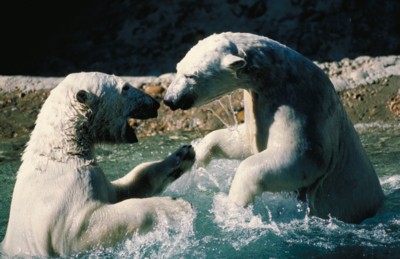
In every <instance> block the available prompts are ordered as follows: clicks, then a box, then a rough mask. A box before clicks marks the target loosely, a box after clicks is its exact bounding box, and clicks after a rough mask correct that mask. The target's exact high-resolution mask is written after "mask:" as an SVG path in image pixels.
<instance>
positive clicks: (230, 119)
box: [206, 94, 239, 130]
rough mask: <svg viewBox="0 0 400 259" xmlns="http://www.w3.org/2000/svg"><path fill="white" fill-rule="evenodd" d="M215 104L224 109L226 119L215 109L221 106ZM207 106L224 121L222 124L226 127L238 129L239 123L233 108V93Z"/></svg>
mask: <svg viewBox="0 0 400 259" xmlns="http://www.w3.org/2000/svg"><path fill="white" fill-rule="evenodd" d="M225 102H226V103H225ZM217 104H218V105H217ZM215 106H219V107H220V108H221V109H222V110H223V111H224V114H225V116H224V118H225V119H224V118H223V117H222V116H220V115H218V112H216V111H215V110H216V109H218V108H219V107H216V108H215ZM206 107H208V110H209V111H211V112H212V113H213V114H214V116H215V117H217V118H218V119H219V120H220V121H221V122H222V124H224V126H225V128H227V129H233V130H236V129H237V127H238V125H239V124H238V121H237V119H236V115H235V111H234V109H233V104H232V94H228V95H226V96H223V97H221V98H220V99H218V100H216V101H214V102H212V103H210V104H208V105H207V106H206Z"/></svg>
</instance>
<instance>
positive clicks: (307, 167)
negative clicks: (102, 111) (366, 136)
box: [164, 32, 384, 223]
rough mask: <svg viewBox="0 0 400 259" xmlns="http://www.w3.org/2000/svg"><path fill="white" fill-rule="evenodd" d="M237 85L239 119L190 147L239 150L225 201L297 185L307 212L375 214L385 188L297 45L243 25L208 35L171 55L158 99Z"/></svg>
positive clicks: (323, 79) (194, 100) (180, 104)
mask: <svg viewBox="0 0 400 259" xmlns="http://www.w3.org/2000/svg"><path fill="white" fill-rule="evenodd" d="M238 88H242V89H244V106H245V123H244V124H242V125H240V126H238V127H237V129H235V130H233V129H221V130H216V131H214V132H211V133H210V134H208V135H207V136H205V137H204V139H202V141H201V142H199V143H198V144H196V145H195V147H194V148H195V152H196V160H197V162H198V163H199V164H204V165H207V163H208V162H209V161H210V159H211V158H213V157H225V158H236V159H243V158H245V159H244V160H243V161H242V162H241V164H240V165H239V167H238V169H237V171H236V173H235V176H234V179H233V182H232V185H231V188H230V191H229V198H230V200H231V201H233V202H234V203H236V204H237V205H241V206H244V205H247V204H249V203H251V202H252V201H253V200H254V198H255V196H257V195H260V194H261V193H262V192H266V191H268V192H281V191H294V190H296V191H299V192H300V193H301V194H302V196H303V197H304V198H306V199H307V201H308V204H309V208H310V212H311V214H312V215H317V216H319V217H322V218H328V217H329V216H332V217H335V218H337V219H340V220H342V221H345V222H351V223H356V222H360V221H362V220H363V219H365V218H367V217H370V216H372V215H374V214H375V212H376V211H377V210H378V208H379V207H380V205H381V204H382V202H383V199H384V196H383V192H382V189H381V186H380V183H379V179H378V177H377V175H376V173H375V171H374V168H373V167H372V165H371V163H370V161H369V159H368V157H367V155H366V153H365V151H364V149H363V147H362V145H361V143H360V139H359V137H358V135H357V133H356V131H355V129H354V127H353V125H352V123H351V121H350V120H349V118H348V116H347V114H346V112H345V110H344V108H343V106H342V105H341V103H340V100H339V98H338V96H337V93H336V92H335V89H334V87H333V85H332V83H331V82H330V80H329V78H328V77H327V76H326V75H325V73H324V72H323V71H322V70H321V69H320V68H318V67H317V66H316V65H315V64H313V62H311V61H310V60H309V59H307V58H305V57H303V56H302V55H300V54H299V53H297V52H296V51H294V50H292V49H290V48H288V47H286V46H284V45H282V44H280V43H278V42H276V41H273V40H271V39H268V38H266V37H262V36H257V35H253V34H248V33H230V32H227V33H221V34H214V35H211V36H209V37H208V38H206V39H204V40H201V41H200V42H199V43H198V44H197V45H195V46H194V47H193V48H192V49H191V50H190V51H189V52H188V53H187V54H186V56H185V57H184V58H183V59H182V60H181V61H180V62H179V63H178V65H177V75H176V78H175V79H174V81H173V82H172V83H171V85H170V86H169V88H168V90H167V92H166V95H165V97H164V103H165V104H166V105H168V106H169V107H170V108H171V109H172V110H175V109H178V108H180V109H184V110H185V109H189V108H191V107H195V106H201V105H202V104H205V103H208V102H210V101H212V100H215V99H216V98H219V97H221V96H222V95H224V94H226V93H228V92H230V91H232V90H235V89H238Z"/></svg>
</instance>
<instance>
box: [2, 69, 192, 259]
mask: <svg viewBox="0 0 400 259" xmlns="http://www.w3.org/2000/svg"><path fill="white" fill-rule="evenodd" d="M158 108H159V103H157V102H156V101H155V100H153V99H152V98H151V97H150V96H148V95H147V94H144V93H142V92H141V91H139V90H137V89H135V88H134V87H132V86H131V85H129V84H128V83H126V82H124V81H123V80H122V79H121V78H119V77H117V76H114V75H108V74H103V73H98V72H88V73H84V72H82V73H74V74H70V75H68V76H67V77H66V78H65V79H64V80H63V81H62V82H61V83H60V84H59V85H58V86H57V87H55V88H54V89H53V90H52V91H51V94H50V96H49V97H48V99H47V100H46V101H45V103H44V105H43V107H42V109H41V111H40V113H39V115H38V118H37V121H36V126H35V129H34V130H33V132H32V134H31V137H30V140H29V142H28V144H27V147H26V149H25V152H24V154H23V157H22V160H23V162H22V164H21V167H20V169H19V171H18V174H17V181H16V184H15V188H14V192H13V197H12V203H11V210H10V218H9V223H8V227H7V232H6V235H5V238H4V240H3V242H2V247H3V250H4V252H5V253H6V254H8V255H10V256H54V255H60V256H65V255H69V254H71V253H74V252H79V251H84V250H86V249H91V248H93V247H97V246H110V245H113V244H115V243H117V242H118V241H121V240H122V239H123V238H124V237H125V236H126V235H129V234H130V233H134V232H145V231H148V230H150V229H151V228H152V226H154V225H155V224H156V223H157V220H158V218H159V217H161V216H162V219H163V220H166V221H167V222H169V221H168V220H171V221H170V222H172V221H173V220H175V221H176V220H180V219H182V217H185V216H187V215H188V213H193V211H192V208H191V206H190V204H189V203H187V202H186V201H183V200H181V199H177V200H174V199H172V198H169V197H151V196H153V195H157V194H159V193H160V192H161V191H163V190H164V189H165V188H166V187H167V186H168V184H170V183H171V182H173V181H174V180H176V179H177V178H179V177H180V176H181V175H182V174H183V173H184V172H185V171H186V170H188V169H189V168H190V167H191V166H192V164H193V163H194V160H195V159H194V150H193V148H192V147H191V146H183V147H181V148H180V149H178V150H177V151H176V152H175V153H173V154H172V155H170V156H169V157H167V158H166V159H164V160H162V161H155V162H149V163H144V164H141V165H139V166H137V167H136V168H134V169H133V170H132V171H131V172H129V173H128V174H127V175H125V176H124V177H122V178H120V179H118V180H115V181H113V182H110V181H108V180H107V179H106V176H105V175H104V173H103V171H102V170H101V168H100V167H99V166H98V165H97V164H96V161H95V154H94V144H95V143H98V142H105V141H106V142H110V141H111V142H117V143H134V142H137V141H138V140H137V137H136V135H135V132H134V129H132V128H131V127H130V126H129V125H128V123H127V120H128V119H129V118H131V117H133V118H138V119H147V118H152V117H156V116H157V109H158Z"/></svg>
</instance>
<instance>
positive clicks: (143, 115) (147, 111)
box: [129, 96, 160, 120]
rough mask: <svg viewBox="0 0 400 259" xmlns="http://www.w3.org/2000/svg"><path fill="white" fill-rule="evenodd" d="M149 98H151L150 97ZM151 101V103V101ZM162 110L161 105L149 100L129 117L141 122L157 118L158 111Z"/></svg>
mask: <svg viewBox="0 0 400 259" xmlns="http://www.w3.org/2000/svg"><path fill="white" fill-rule="evenodd" d="M149 98H151V97H150V96H149ZM149 100H150V101H149ZM158 108H160V104H159V103H158V102H157V101H156V100H154V99H153V98H151V99H148V102H146V103H144V104H142V105H140V106H139V107H137V108H135V109H134V110H133V111H131V112H130V113H129V117H131V118H134V119H139V120H145V119H150V118H156V117H157V115H158V113H157V110H158Z"/></svg>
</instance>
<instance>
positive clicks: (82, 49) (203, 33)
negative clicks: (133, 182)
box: [0, 0, 400, 76]
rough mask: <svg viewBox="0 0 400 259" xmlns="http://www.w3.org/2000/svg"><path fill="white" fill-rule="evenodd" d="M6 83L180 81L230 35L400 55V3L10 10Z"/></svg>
mask: <svg viewBox="0 0 400 259" xmlns="http://www.w3.org/2000/svg"><path fill="white" fill-rule="evenodd" d="M0 5H1V10H2V13H3V14H4V15H2V17H1V18H0V19H1V20H0V26H1V28H0V29H1V32H2V39H1V42H0V54H1V55H0V56H1V61H0V74H3V75H5V74H8V75H13V74H25V75H42V76H48V75H52V76H64V75H66V74H68V73H71V72H77V71H92V70H97V71H102V72H106V73H114V74H118V75H133V76H136V75H151V74H152V75H158V74H162V73H166V72H174V71H175V65H176V63H177V62H178V61H179V60H180V59H181V58H182V57H183V56H184V54H185V53H186V52H187V51H188V50H189V48H190V47H191V46H193V45H194V44H196V43H197V41H198V40H200V39H202V38H204V37H207V36H208V35H210V34H212V33H219V32H223V31H237V32H239V31H240V32H250V33H256V34H260V35H264V36H267V37H270V38H273V39H275V40H278V41H280V42H282V43H284V44H286V45H288V46H289V47H291V48H294V49H296V50H298V51H299V52H300V53H302V54H303V55H305V56H307V57H309V58H311V59H313V60H318V61H333V60H340V59H342V58H344V57H349V58H354V57H357V56H360V55H370V56H378V55H390V54H392V55H393V54H396V55H397V54H399V53H400V20H399V19H398V17H397V16H398V14H399V13H400V2H399V1H396V0H388V1H373V0H314V1H312V0H286V1H272V0H270V1H261V0H204V1H187V0H169V1H155V0H147V1H138V0H131V1H129V0H125V1H113V0H104V1H95V0H88V1H54V3H46V4H45V3H40V2H39V3H38V1H29V0H21V1H18V2H17V1H8V2H3V3H2V4H0Z"/></svg>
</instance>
